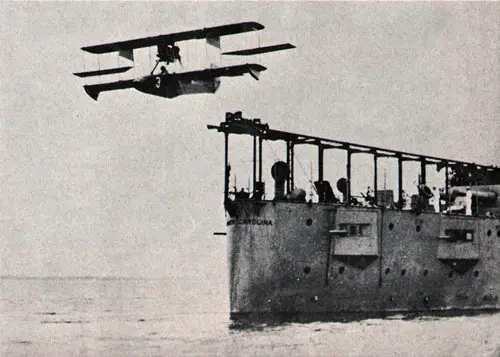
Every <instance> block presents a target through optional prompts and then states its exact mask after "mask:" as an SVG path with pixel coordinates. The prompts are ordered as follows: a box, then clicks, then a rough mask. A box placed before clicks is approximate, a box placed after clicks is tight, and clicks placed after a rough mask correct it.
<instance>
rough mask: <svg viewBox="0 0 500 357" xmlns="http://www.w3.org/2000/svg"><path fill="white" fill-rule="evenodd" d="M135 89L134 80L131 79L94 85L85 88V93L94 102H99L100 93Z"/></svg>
mask: <svg viewBox="0 0 500 357" xmlns="http://www.w3.org/2000/svg"><path fill="white" fill-rule="evenodd" d="M128 88H134V80H133V79H129V80H126V81H117V82H109V83H103V84H93V85H86V86H83V89H85V92H86V93H87V94H88V95H89V96H90V97H91V98H92V99H94V100H97V98H98V97H99V93H101V92H105V91H109V90H117V89H128Z"/></svg>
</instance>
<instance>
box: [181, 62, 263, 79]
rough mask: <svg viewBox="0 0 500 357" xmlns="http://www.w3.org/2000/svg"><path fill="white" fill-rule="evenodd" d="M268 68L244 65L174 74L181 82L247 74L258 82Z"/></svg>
mask: <svg viewBox="0 0 500 357" xmlns="http://www.w3.org/2000/svg"><path fill="white" fill-rule="evenodd" d="M266 69H267V68H266V67H264V66H261V65H260V64H242V65H238V66H229V67H219V68H209V69H204V70H201V71H193V72H184V73H175V74H172V75H173V76H175V77H176V78H177V79H178V80H179V81H183V82H187V81H193V80H210V79H213V78H217V77H236V76H242V75H244V74H246V73H248V74H250V75H251V76H252V77H253V78H255V79H256V80H258V79H259V75H260V72H262V71H265V70H266Z"/></svg>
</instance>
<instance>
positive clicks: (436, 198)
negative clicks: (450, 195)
mask: <svg viewBox="0 0 500 357" xmlns="http://www.w3.org/2000/svg"><path fill="white" fill-rule="evenodd" d="M440 196H441V195H440V192H439V190H438V189H437V188H436V187H433V188H432V200H433V201H432V203H433V206H434V212H435V213H439V211H440V207H439V203H440V202H439V201H440V200H441V197H440Z"/></svg>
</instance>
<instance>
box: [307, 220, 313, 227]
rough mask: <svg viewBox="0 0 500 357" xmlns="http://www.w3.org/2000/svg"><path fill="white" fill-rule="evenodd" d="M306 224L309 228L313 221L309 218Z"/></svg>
mask: <svg viewBox="0 0 500 357" xmlns="http://www.w3.org/2000/svg"><path fill="white" fill-rule="evenodd" d="M306 224H307V225H308V226H310V225H311V224H313V220H312V219H311V218H308V219H307V221H306Z"/></svg>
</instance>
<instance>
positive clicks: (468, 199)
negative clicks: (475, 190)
mask: <svg viewBox="0 0 500 357" xmlns="http://www.w3.org/2000/svg"><path fill="white" fill-rule="evenodd" d="M465 214H466V215H467V216H472V191H471V190H470V187H467V192H465Z"/></svg>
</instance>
